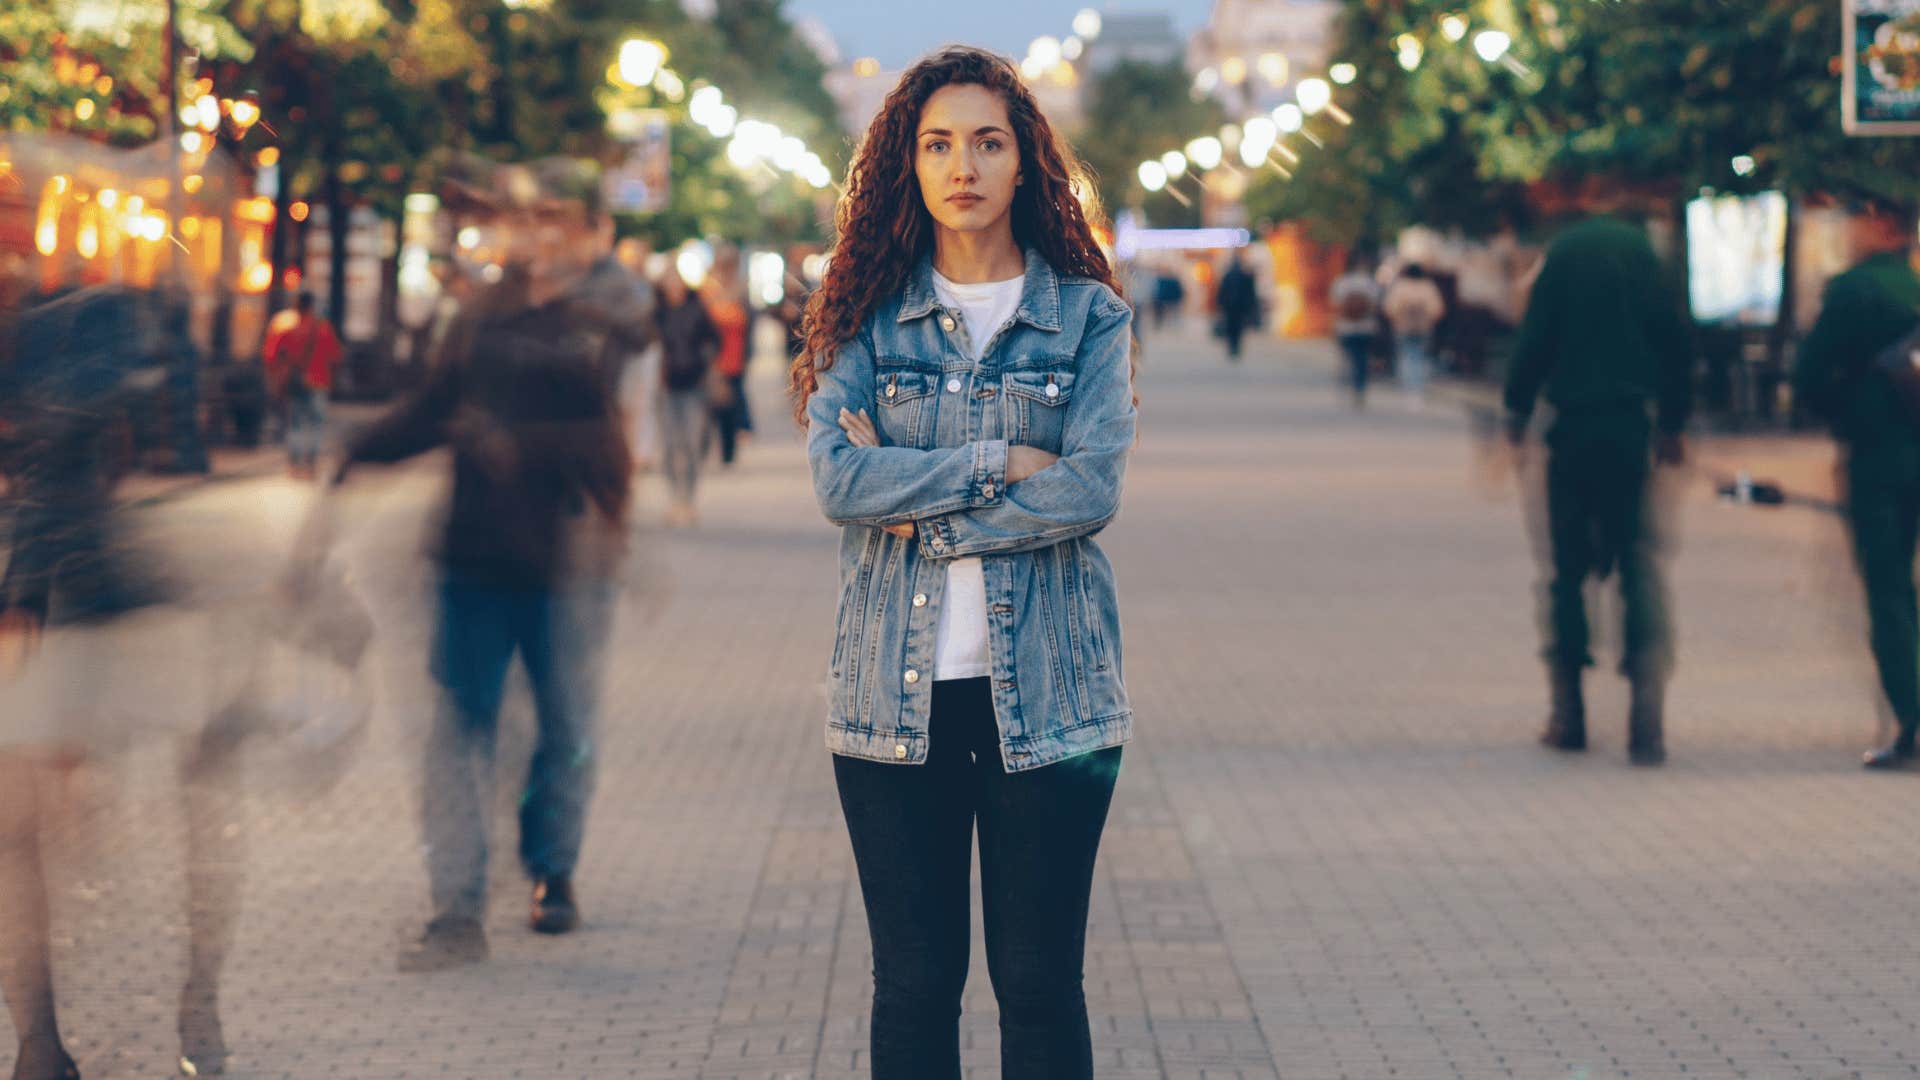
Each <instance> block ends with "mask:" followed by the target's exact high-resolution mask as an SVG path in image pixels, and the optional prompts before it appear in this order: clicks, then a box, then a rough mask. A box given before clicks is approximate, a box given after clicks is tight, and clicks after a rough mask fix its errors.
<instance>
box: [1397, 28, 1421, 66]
mask: <svg viewBox="0 0 1920 1080" xmlns="http://www.w3.org/2000/svg"><path fill="white" fill-rule="evenodd" d="M1393 46H1394V49H1395V51H1396V53H1397V55H1396V57H1395V59H1397V60H1399V61H1400V66H1401V67H1403V68H1405V69H1407V70H1408V71H1414V70H1417V69H1418V68H1419V67H1420V61H1421V60H1422V59H1423V58H1424V57H1425V56H1426V48H1425V47H1424V46H1422V45H1421V44H1420V39H1419V38H1417V37H1414V36H1413V35H1412V34H1401V35H1400V36H1399V37H1397V38H1394V39H1393Z"/></svg>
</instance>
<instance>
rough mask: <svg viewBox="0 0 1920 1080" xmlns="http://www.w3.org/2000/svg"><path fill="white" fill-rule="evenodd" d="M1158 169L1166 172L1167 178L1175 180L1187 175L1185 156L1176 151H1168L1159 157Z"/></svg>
mask: <svg viewBox="0 0 1920 1080" xmlns="http://www.w3.org/2000/svg"><path fill="white" fill-rule="evenodd" d="M1160 167H1161V168H1163V169H1165V170H1167V175H1168V176H1170V177H1173V178H1174V179H1176V180H1177V179H1179V178H1180V177H1182V176H1185V175H1187V155H1185V154H1183V153H1181V152H1180V151H1178V150H1169V151H1167V152H1166V153H1164V154H1161V155H1160Z"/></svg>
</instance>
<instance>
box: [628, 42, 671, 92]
mask: <svg viewBox="0 0 1920 1080" xmlns="http://www.w3.org/2000/svg"><path fill="white" fill-rule="evenodd" d="M666 62H667V50H666V46H664V45H661V44H660V43H659V42H657V41H648V40H646V39H645V38H630V39H628V40H626V41H623V42H621V43H620V78H621V79H623V80H625V82H626V83H627V85H629V86H646V85H648V84H649V83H651V82H653V80H654V76H656V75H658V74H659V73H660V66H661V65H662V64H665V63H666Z"/></svg>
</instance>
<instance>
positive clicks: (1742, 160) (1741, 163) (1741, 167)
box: [1733, 154, 1759, 176]
mask: <svg viewBox="0 0 1920 1080" xmlns="http://www.w3.org/2000/svg"><path fill="white" fill-rule="evenodd" d="M1758 167H1759V166H1758V165H1757V164H1756V163H1755V162H1754V160H1753V157H1752V156H1751V155H1748V154H1741V155H1740V156H1739V157H1736V158H1734V159H1733V173H1734V175H1735V176H1752V175H1753V171H1754V170H1755V169H1756V168H1758Z"/></svg>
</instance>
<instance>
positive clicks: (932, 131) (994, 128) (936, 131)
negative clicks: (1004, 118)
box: [920, 124, 1007, 139]
mask: <svg viewBox="0 0 1920 1080" xmlns="http://www.w3.org/2000/svg"><path fill="white" fill-rule="evenodd" d="M990 132H998V133H999V134H1001V135H1005V134H1007V131H1006V129H1005V128H1002V127H1000V126H998V125H996V124H988V125H987V126H986V127H983V128H976V129H975V130H974V132H973V133H974V134H975V135H986V134H988V133H990ZM928 135H944V136H946V137H947V138H949V139H951V138H953V132H951V131H948V130H947V129H946V128H928V129H927V130H925V131H923V132H921V133H920V137H922V138H924V137H926V136H928Z"/></svg>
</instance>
